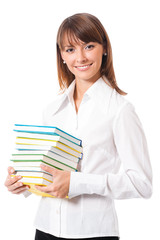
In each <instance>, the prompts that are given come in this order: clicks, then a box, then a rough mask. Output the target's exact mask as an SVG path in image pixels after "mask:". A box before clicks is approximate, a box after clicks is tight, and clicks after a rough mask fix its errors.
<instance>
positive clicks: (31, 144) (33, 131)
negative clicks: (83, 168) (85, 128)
mask: <svg viewBox="0 0 160 240" xmlns="http://www.w3.org/2000/svg"><path fill="white" fill-rule="evenodd" d="M14 132H15V134H16V142H15V149H16V150H15V151H14V152H13V153H12V156H11V159H10V160H11V161H12V166H13V168H14V169H15V174H16V175H17V174H18V175H21V176H22V179H20V180H19V181H21V182H23V184H25V185H29V186H30V189H29V191H30V192H32V193H34V194H37V195H40V196H45V197H53V196H52V195H50V194H46V193H43V192H40V191H38V190H37V189H36V187H35V185H41V186H48V185H49V184H52V183H53V177H52V175H51V174H49V173H48V172H47V171H43V170H42V169H41V167H40V166H41V164H43V165H46V166H50V167H53V168H57V169H59V170H64V171H70V172H71V171H73V172H75V171H78V163H79V160H81V159H82V156H83V148H82V141H81V140H80V139H78V138H75V137H74V136H72V135H70V134H68V133H66V132H64V131H62V130H61V129H59V128H57V127H51V126H39V125H23V124H15V125H14ZM13 176H14V175H13Z"/></svg>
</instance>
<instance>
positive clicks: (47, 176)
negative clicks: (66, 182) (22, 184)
mask: <svg viewBox="0 0 160 240" xmlns="http://www.w3.org/2000/svg"><path fill="white" fill-rule="evenodd" d="M16 175H20V176H22V177H23V178H28V177H29V178H31V177H32V178H44V179H46V180H48V181H51V182H52V181H53V176H52V175H51V174H48V173H45V172H36V171H17V172H16Z"/></svg>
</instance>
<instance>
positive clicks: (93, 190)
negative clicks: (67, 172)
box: [68, 172, 107, 198]
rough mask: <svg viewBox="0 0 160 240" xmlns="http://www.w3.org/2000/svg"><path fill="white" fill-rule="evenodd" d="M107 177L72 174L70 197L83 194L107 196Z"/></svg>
mask: <svg viewBox="0 0 160 240" xmlns="http://www.w3.org/2000/svg"><path fill="white" fill-rule="evenodd" d="M106 182H107V181H106V176H105V175H97V174H87V173H82V172H71V178H70V187H69V193H68V197H69V198H73V197H76V196H79V195H81V194H98V195H102V196H105V195H107V192H106V191H107V188H106Z"/></svg>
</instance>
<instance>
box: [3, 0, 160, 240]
mask: <svg viewBox="0 0 160 240" xmlns="http://www.w3.org/2000/svg"><path fill="white" fill-rule="evenodd" d="M158 2H159V1H156V0H152V1H151V0H150V1H147V0H141V1H139V0H134V1H127V0H126V1H125V0H121V1H120V0H100V1H91V0H88V1H86V0H81V1H72V0H68V1H62V0H61V1H54V0H47V1H45V0H43V1H42V0H27V1H26V0H19V1H18V0H14V1H13V0H1V1H0V148H1V152H0V153H1V154H0V155H1V160H0V200H1V204H0V229H1V231H0V233H1V234H2V236H5V237H4V239H10V238H12V239H17V240H21V239H23V240H29V239H34V231H35V229H34V227H33V221H34V216H35V212H36V209H37V205H38V203H39V197H37V196H31V197H29V198H27V199H25V198H24V197H23V196H17V195H12V194H11V193H9V192H8V191H7V189H5V187H4V181H5V178H6V175H7V166H8V165H9V159H10V154H11V149H12V145H13V136H12V128H13V124H14V123H35V124H37V123H38V124H39V123H41V116H42V111H43V108H44V107H45V106H46V105H47V104H48V103H49V102H51V101H52V99H53V97H54V96H55V94H56V93H57V91H58V83H57V72H56V52H55V49H56V47H55V43H56V33H57V29H58V27H59V25H60V23H61V22H62V20H63V19H64V18H66V17H68V16H70V15H72V14H74V13H78V12H88V13H91V14H94V15H96V16H97V17H98V18H99V19H100V20H101V22H102V23H103V25H104V26H105V28H106V30H107V32H108V35H109V37H110V40H111V44H112V49H113V59H114V67H115V73H116V77H117V82H118V85H119V87H120V88H121V89H123V90H124V91H126V92H128V95H127V98H128V99H129V100H130V101H131V102H132V103H133V104H134V106H135V108H136V111H137V113H138V115H139V117H140V119H141V122H142V124H143V126H144V130H145V133H146V137H147V140H148V146H149V151H150V157H151V162H152V166H153V174H154V189H153V190H154V192H153V196H152V198H151V199H149V200H144V199H133V200H121V201H116V207H117V213H118V216H119V226H120V235H121V239H122V240H135V239H136V240H141V239H145V240H151V239H157V236H159V223H158V222H159V215H160V206H159V201H160V187H159V185H160V174H159V171H160V170H159V168H160V155H159V148H160V147H159V133H160V127H159V122H160V114H159V102H160V93H159V87H160V83H159V81H160V73H159V61H160V57H159V56H160V47H159V43H160V33H159V29H160V26H159V22H160V15H159V5H158ZM157 217H158V218H157Z"/></svg>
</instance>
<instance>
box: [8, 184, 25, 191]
mask: <svg viewBox="0 0 160 240" xmlns="http://www.w3.org/2000/svg"><path fill="white" fill-rule="evenodd" d="M23 186H24V184H23V183H22V182H16V183H15V184H12V185H10V186H8V191H10V192H13V191H15V190H18V188H21V187H23Z"/></svg>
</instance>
